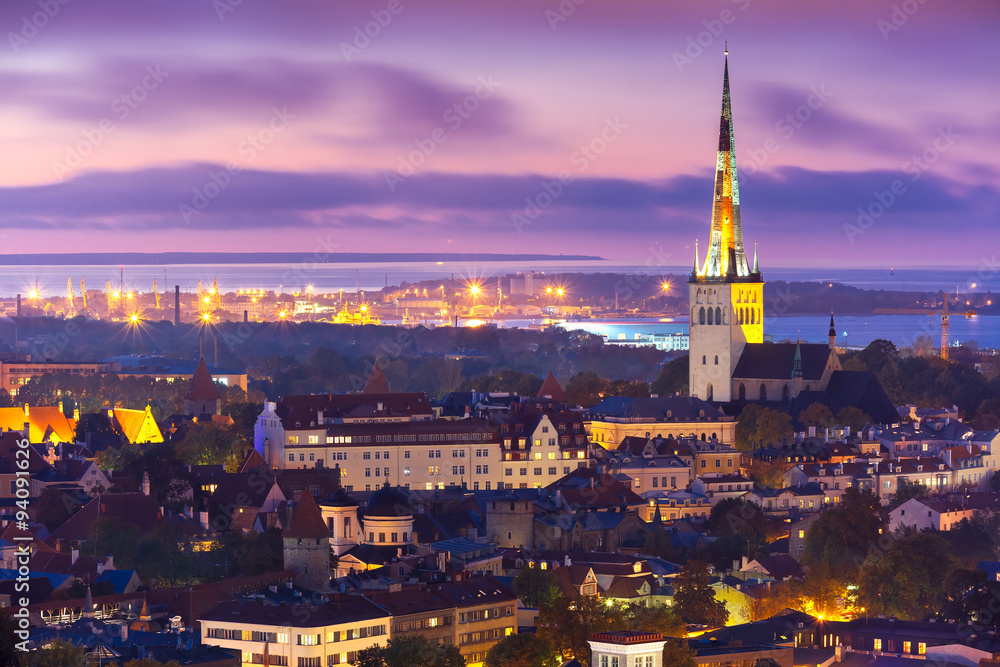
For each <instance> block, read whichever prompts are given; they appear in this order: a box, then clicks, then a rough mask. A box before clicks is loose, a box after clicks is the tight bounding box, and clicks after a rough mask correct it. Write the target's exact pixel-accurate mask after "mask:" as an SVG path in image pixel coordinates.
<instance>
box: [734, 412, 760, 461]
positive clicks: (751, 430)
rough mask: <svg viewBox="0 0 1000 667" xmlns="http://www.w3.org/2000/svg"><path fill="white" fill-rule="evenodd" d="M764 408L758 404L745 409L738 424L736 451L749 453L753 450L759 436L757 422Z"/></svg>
mask: <svg viewBox="0 0 1000 667" xmlns="http://www.w3.org/2000/svg"><path fill="white" fill-rule="evenodd" d="M763 411H764V408H763V407H761V406H760V405H757V404H756V403H751V404H750V405H748V406H746V407H745V408H743V411H742V412H740V416H739V419H738V420H737V422H736V449H739V450H742V451H747V450H750V449H753V446H754V444H755V442H756V435H757V420H758V419H759V418H760V413H761V412H763Z"/></svg>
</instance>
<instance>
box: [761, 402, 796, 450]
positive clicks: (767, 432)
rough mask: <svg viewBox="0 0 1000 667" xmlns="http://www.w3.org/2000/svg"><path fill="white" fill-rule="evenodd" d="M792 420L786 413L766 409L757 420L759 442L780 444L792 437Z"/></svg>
mask: <svg viewBox="0 0 1000 667" xmlns="http://www.w3.org/2000/svg"><path fill="white" fill-rule="evenodd" d="M793 432H794V431H793V430H792V418H791V417H789V416H788V415H787V414H786V413H784V412H778V411H777V410H772V409H771V408H764V410H763V412H761V413H760V416H759V417H758V418H757V438H756V439H757V442H759V443H760V444H762V445H763V444H764V443H771V442H774V443H778V442H781V441H782V440H785V439H787V438H790V437H792V433H793Z"/></svg>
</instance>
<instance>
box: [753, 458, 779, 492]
mask: <svg viewBox="0 0 1000 667" xmlns="http://www.w3.org/2000/svg"><path fill="white" fill-rule="evenodd" d="M745 472H746V476H747V477H749V478H750V479H752V480H753V481H754V484H756V485H757V486H758V487H764V488H768V489H780V488H783V487H784V486H785V461H784V459H782V458H775V459H774V460H773V461H764V460H762V459H758V458H751V459H750V464H749V465H748V466H747V467H746V470H745Z"/></svg>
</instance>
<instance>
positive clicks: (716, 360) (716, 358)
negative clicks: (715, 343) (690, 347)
mask: <svg viewBox="0 0 1000 667" xmlns="http://www.w3.org/2000/svg"><path fill="white" fill-rule="evenodd" d="M715 365H716V366H718V365H719V355H715Z"/></svg>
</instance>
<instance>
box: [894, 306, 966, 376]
mask: <svg viewBox="0 0 1000 667" xmlns="http://www.w3.org/2000/svg"><path fill="white" fill-rule="evenodd" d="M874 312H875V314H876V315H927V316H928V317H934V316H935V315H940V316H941V358H942V359H944V360H945V361H947V360H948V345H949V343H948V329H949V328H950V327H951V325H950V324H949V323H948V315H965V317H966V319H968V318H970V317H974V316H975V315H976V310H975V309H974V308H970V309H969V310H966V311H964V312H962V311H959V312H956V313H949V312H948V295H947V294H945V295H944V307H942V308H876V309H875V311H874Z"/></svg>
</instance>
